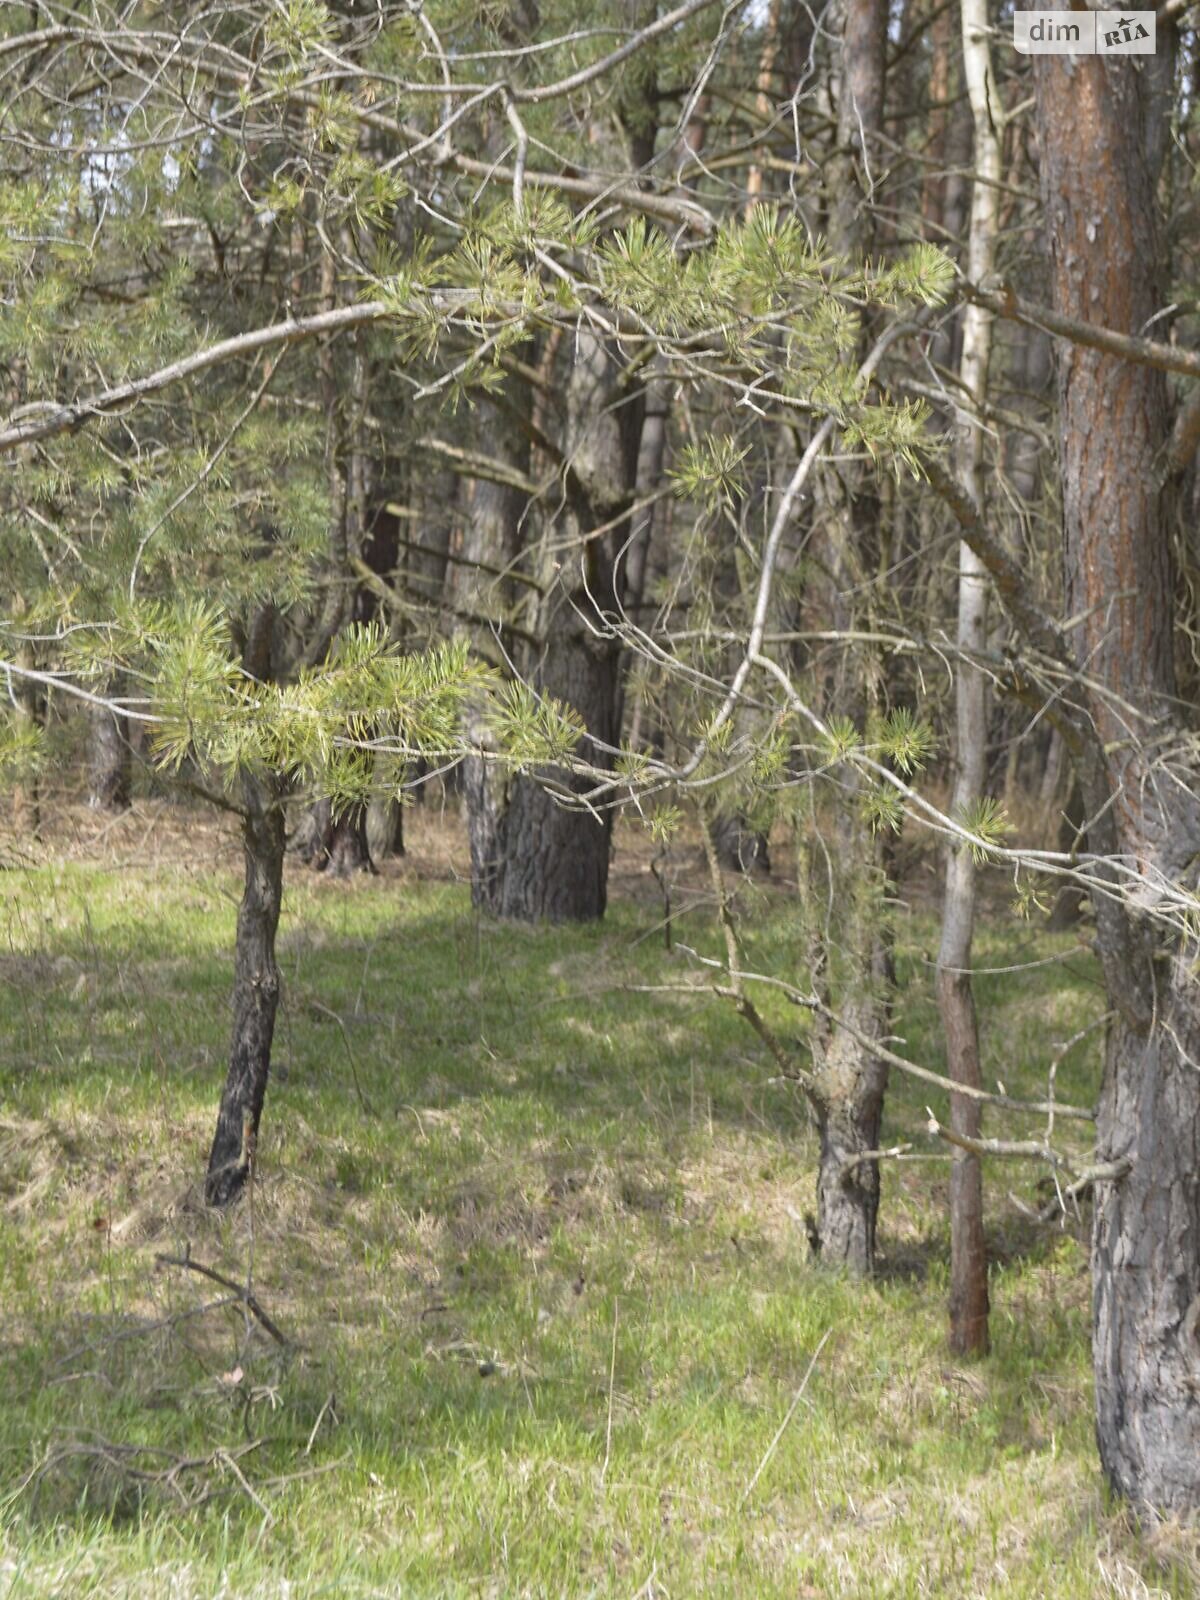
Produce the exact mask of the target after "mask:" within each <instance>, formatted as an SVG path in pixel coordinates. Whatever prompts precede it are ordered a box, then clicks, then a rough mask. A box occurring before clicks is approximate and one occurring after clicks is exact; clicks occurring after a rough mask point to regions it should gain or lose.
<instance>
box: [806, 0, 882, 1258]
mask: <svg viewBox="0 0 1200 1600" xmlns="http://www.w3.org/2000/svg"><path fill="white" fill-rule="evenodd" d="M836 15H837V18H838V21H839V24H840V26H839V32H840V36H841V40H840V51H839V55H838V60H839V63H840V68H839V78H838V82H837V85H836V88H837V117H838V123H837V129H838V131H837V150H836V153H835V156H834V159H833V160H832V161H831V162H830V166H829V240H830V244H831V246H832V247H833V249H834V250H836V251H837V252H838V253H839V254H843V255H846V256H849V257H855V256H858V255H860V254H862V253H865V252H867V251H868V250H869V248H870V244H871V240H872V237H873V225H872V221H871V213H870V211H869V209H868V202H869V198H870V192H871V185H872V182H873V176H872V175H873V174H874V173H875V172H876V170H877V160H876V158H877V154H878V149H877V146H875V145H873V142H872V141H873V140H874V139H875V138H876V136H877V135H878V133H879V131H880V127H881V122H882V115H883V97H884V62H885V47H886V22H887V7H886V4H885V0H841V3H840V4H839V6H838V8H837V12H836ZM816 499H817V502H818V514H817V521H816V525H815V527H814V530H813V535H812V540H811V546H810V549H811V552H812V554H813V555H814V557H815V566H816V569H817V571H818V572H819V574H820V576H819V577H816V578H814V580H813V581H812V583H811V584H810V586H809V592H808V593H807V594H806V607H807V608H808V611H809V614H810V615H811V616H812V617H813V618H814V625H815V626H817V627H819V628H821V629H823V630H834V631H837V632H838V633H846V634H849V633H851V632H853V631H854V628H855V622H856V618H855V613H854V604H855V602H854V599H853V598H852V597H853V596H855V595H856V594H861V593H863V592H864V591H865V590H866V589H867V588H868V587H869V578H868V574H870V573H872V572H874V571H875V570H876V569H877V563H876V562H875V561H874V559H873V555H872V551H873V547H874V546H875V545H876V544H877V542H878V538H879V507H878V501H877V499H876V497H875V495H874V494H873V492H872V489H871V485H870V483H869V481H868V480H867V478H866V476H865V474H864V473H863V472H862V471H861V469H857V468H856V467H855V465H854V464H853V463H846V464H844V465H843V466H842V467H841V468H840V469H839V470H836V471H834V470H830V471H826V472H824V473H822V474H821V476H820V478H819V479H818V481H817V485H816ZM818 619H819V620H818ZM870 665H871V664H870V662H869V660H868V659H867V658H866V657H865V655H864V653H863V652H861V651H860V650H859V649H858V648H857V647H855V646H853V645H851V644H849V643H844V644H839V645H838V646H836V647H835V649H834V651H833V652H831V656H830V659H829V660H828V661H827V662H826V663H825V664H824V665H819V666H818V686H817V691H816V692H817V696H818V704H819V705H820V707H821V709H822V712H823V714H824V715H825V716H826V717H827V718H830V717H850V718H851V719H853V720H854V721H855V722H856V723H857V724H859V725H861V723H862V721H863V719H864V717H865V714H866V712H867V710H868V706H869V697H870V694H871V691H870V690H869V689H868V688H866V687H865V685H867V684H868V683H878V682H879V681H880V680H881V679H882V672H878V673H877V672H872V671H870V670H868V668H869V666H870ZM860 788H861V784H860V780H859V779H858V777H857V775H856V774H855V773H854V771H853V770H852V769H849V768H847V769H845V770H844V771H843V772H842V773H839V774H838V775H837V788H836V789H835V790H834V791H833V794H832V797H831V802H830V815H829V816H828V818H825V817H823V816H814V819H813V826H814V827H815V828H816V829H817V830H818V831H825V832H827V833H828V835H829V847H828V848H812V847H805V846H802V849H801V869H800V882H801V890H802V893H803V894H804V895H805V897H806V900H807V908H806V922H807V924H808V928H809V942H810V967H811V970H812V974H813V979H814V983H815V985H816V986H817V988H818V992H821V993H823V995H824V997H825V1001H826V1004H827V1005H828V1006H829V1007H830V1009H831V1010H832V1011H833V1012H834V1013H835V1015H836V1016H837V1017H839V1018H841V1019H843V1020H844V1021H845V1022H846V1023H848V1024H849V1025H850V1027H851V1028H853V1030H854V1032H853V1033H852V1032H851V1031H850V1029H849V1028H844V1027H842V1026H840V1024H839V1022H837V1021H829V1022H828V1023H827V1024H826V1025H824V1026H823V1027H822V1028H819V1029H816V1030H814V1036H813V1040H812V1050H813V1073H814V1079H815V1085H816V1091H817V1092H816V1095H815V1097H814V1098H815V1100H816V1103H817V1107H818V1110H817V1120H818V1126H819V1129H820V1135H821V1145H820V1158H819V1164H818V1172H817V1219H816V1230H817V1231H816V1244H817V1248H818V1250H819V1253H820V1256H821V1259H822V1261H825V1262H828V1263H830V1264H833V1265H839V1266H843V1267H845V1268H847V1269H849V1270H850V1271H852V1272H855V1273H858V1274H861V1275H868V1274H870V1273H871V1272H872V1271H873V1270H874V1264H875V1233H876V1219H877V1214H878V1209H879V1168H878V1163H877V1162H876V1161H874V1160H872V1159H870V1158H869V1157H867V1156H866V1152H868V1151H872V1150H875V1149H877V1148H878V1144H879V1121H880V1115H881V1109H882V1104H883V1095H884V1091H885V1089H886V1086H887V1069H886V1067H885V1066H883V1065H882V1064H881V1062H880V1061H879V1059H878V1057H877V1056H876V1055H875V1053H874V1052H873V1051H872V1050H871V1048H870V1044H871V1042H872V1041H877V1040H882V1038H883V1037H884V1035H885V1034H886V1033H887V1029H888V1015H889V987H890V978H891V960H890V945H889V934H888V931H887V927H886V914H885V905H884V897H883V888H884V880H885V876H886V874H885V870H884V867H885V863H884V856H883V845H882V841H881V840H880V839H879V838H878V837H876V836H874V835H873V834H872V831H871V829H870V827H869V825H868V823H867V822H866V820H865V819H864V817H863V814H862V808H861V804H860V799H861V795H860ZM856 1035H857V1037H856Z"/></svg>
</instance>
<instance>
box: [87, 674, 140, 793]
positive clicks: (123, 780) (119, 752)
mask: <svg viewBox="0 0 1200 1600" xmlns="http://www.w3.org/2000/svg"><path fill="white" fill-rule="evenodd" d="M116 688H117V686H116V685H110V693H115V692H116ZM130 765H131V763H130V755H129V734H128V730H127V729H126V728H125V726H124V725H123V724H122V721H121V719H120V717H118V716H117V715H116V714H115V713H114V712H112V711H109V710H108V709H107V707H104V706H91V707H89V709H88V805H89V806H90V807H91V809H92V810H93V811H125V810H126V809H127V808H128V806H129V785H130Z"/></svg>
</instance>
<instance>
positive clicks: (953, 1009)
mask: <svg viewBox="0 0 1200 1600" xmlns="http://www.w3.org/2000/svg"><path fill="white" fill-rule="evenodd" d="M987 27H988V19H987V0H962V32H963V61H964V66H965V72H966V80H967V92H968V94H969V96H970V100H971V110H972V113H973V116H974V120H975V183H974V188H973V191H972V195H971V233H970V242H969V245H968V250H967V265H968V272H969V275H970V278H971V281H972V282H973V283H982V282H984V281H985V280H986V279H987V278H988V277H989V276H990V274H991V271H992V263H993V260H994V257H995V248H996V224H997V198H998V192H999V191H998V188H997V185H998V184H999V181H1000V140H999V136H998V135H997V132H996V124H995V120H994V119H995V114H996V111H997V104H996V93H997V91H996V86H995V82H994V80H993V78H992V63H991V56H990V53H989V51H988V43H987ZM991 348H992V316H991V313H990V312H988V311H985V310H984V309H983V308H982V307H980V306H973V305H969V306H967V308H966V310H965V311H964V312H963V335H962V359H961V362H960V365H959V376H960V378H961V380H962V388H963V391H964V393H966V394H967V395H969V396H970V399H971V403H972V415H971V416H970V417H969V419H968V420H967V421H966V423H965V424H964V425H963V426H962V428H961V430H960V435H959V440H958V463H957V465H958V476H959V481H960V483H961V484H962V487H963V490H964V491H965V493H966V494H967V495H968V496H969V497H970V500H971V503H972V504H973V505H974V507H975V509H976V510H977V511H979V512H981V513H982V511H983V476H984V465H985V457H984V424H983V413H984V409H985V407H986V405H987V393H988V364H989V362H990V359H991ZM987 632H988V579H987V574H986V572H985V570H984V567H983V563H982V562H981V561H980V559H979V557H978V556H977V555H976V554H975V552H974V551H973V550H972V549H971V548H970V546H969V545H967V544H966V543H965V542H964V543H962V544H960V545H959V547H958V646H959V649H960V651H962V652H964V654H963V655H962V656H960V658H959V661H958V664H957V666H956V668H955V697H956V739H955V779H954V795H953V798H952V801H951V808H952V810H953V812H954V813H955V814H956V815H958V816H963V815H967V814H969V812H970V810H971V808H972V807H973V806H976V805H977V804H978V803H979V801H980V800H982V799H983V795H984V785H985V782H986V778H987V735H988V695H987V681H986V679H985V678H984V675H983V673H982V672H981V671H980V669H979V668H978V667H976V666H974V665H973V664H972V663H971V662H970V660H968V659H967V657H968V656H971V655H975V656H981V655H982V654H983V652H984V651H985V650H986V648H987ZM975 875H976V868H975V858H974V855H973V854H972V852H971V850H970V848H969V847H967V846H966V845H963V844H955V845H951V846H950V848H949V850H948V851H947V855H946V888H945V898H944V901H943V907H942V939H941V947H940V949H939V951H938V967H937V995H938V1006H939V1008H940V1010H941V1014H942V1027H943V1029H944V1031H945V1035H946V1060H947V1065H948V1068H949V1075H950V1077H951V1078H953V1079H954V1081H955V1082H956V1083H962V1084H965V1085H967V1086H968V1087H969V1088H973V1089H978V1088H981V1087H982V1076H981V1072H980V1064H979V1025H978V1021H977V1018H976V1015H975V997H974V994H973V993H972V989H971V975H970V966H971V945H972V941H973V939H974V935H975ZM981 1110H982V1108H981V1106H980V1103H979V1101H978V1100H973V1099H970V1098H968V1097H967V1096H966V1095H959V1094H956V1095H951V1097H950V1125H951V1129H952V1131H954V1132H955V1133H959V1134H961V1135H963V1136H965V1137H967V1138H970V1139H978V1137H979V1134H980V1127H981ZM950 1347H951V1349H952V1350H954V1351H956V1352H957V1353H958V1354H960V1355H965V1354H972V1353H977V1352H982V1351H985V1350H986V1349H987V1347H988V1285H987V1245H986V1243H985V1242H984V1236H983V1173H982V1171H981V1167H980V1160H979V1157H978V1155H976V1154H974V1153H973V1152H971V1151H970V1150H966V1149H964V1148H963V1147H962V1146H961V1145H955V1147H954V1154H953V1165H952V1167H951V1169H950Z"/></svg>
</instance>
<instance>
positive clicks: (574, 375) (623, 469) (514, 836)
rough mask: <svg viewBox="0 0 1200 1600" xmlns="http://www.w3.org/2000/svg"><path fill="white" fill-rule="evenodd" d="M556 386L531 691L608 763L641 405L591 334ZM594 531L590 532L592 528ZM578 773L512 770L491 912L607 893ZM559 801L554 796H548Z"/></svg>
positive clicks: (571, 905)
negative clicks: (558, 398) (555, 461)
mask: <svg viewBox="0 0 1200 1600" xmlns="http://www.w3.org/2000/svg"><path fill="white" fill-rule="evenodd" d="M570 356H571V358H572V365H571V370H570V375H569V378H568V380H567V384H566V394H567V419H566V428H565V446H566V447H565V449H564V452H563V454H564V457H565V461H566V466H565V471H564V482H563V498H562V503H561V506H560V514H559V516H558V517H557V519H555V521H554V523H553V524H552V526H551V527H550V528H549V530H548V534H549V538H550V540H551V541H552V542H553V543H554V544H558V542H559V541H562V544H563V546H564V548H562V550H561V551H560V552H558V553H555V554H554V556H553V559H552V563H551V562H548V563H547V564H546V568H545V570H544V572H543V578H544V582H545V586H546V587H545V593H544V596H543V601H542V607H541V615H540V617H539V622H538V633H539V636H540V638H541V641H542V643H541V647H540V655H539V658H538V660H537V661H536V663H535V664H534V666H533V670H532V673H531V677H532V679H533V683H534V686H535V687H536V688H537V690H538V691H539V693H542V694H545V695H549V696H552V697H553V698H555V699H557V700H560V701H562V702H563V703H564V704H565V705H567V706H570V707H571V708H573V709H574V710H575V711H576V712H578V714H579V716H580V717H581V718H582V720H583V723H584V726H585V728H586V730H587V732H586V734H585V735H584V737H583V739H582V740H581V741H580V744H579V747H578V749H577V751H576V754H577V755H578V756H579V757H580V758H581V759H582V760H584V761H587V762H589V763H591V764H592V765H593V766H597V767H601V768H607V767H608V766H610V765H611V761H612V756H611V753H610V749H609V748H608V747H611V746H613V745H615V744H616V742H617V738H618V734H619V728H618V724H617V717H618V709H619V692H620V650H619V646H618V643H617V641H616V639H615V638H613V637H611V635H610V631H609V630H610V625H611V623H612V621H613V619H614V618H616V617H618V616H619V615H620V612H621V603H622V598H623V597H622V593H621V577H620V572H621V568H620V566H619V564H618V563H617V562H616V560H615V556H616V552H617V551H618V550H619V549H620V548H621V547H622V545H623V544H624V542H625V540H626V538H627V537H628V525H627V514H628V511H629V507H630V504H631V501H632V487H633V484H634V482H635V474H636V471H637V448H638V437H639V431H640V425H641V407H640V405H635V404H633V403H632V401H631V397H630V396H629V395H628V394H627V393H625V392H624V390H623V388H622V385H621V382H620V378H621V369H620V367H619V366H618V364H617V362H616V360H615V359H614V357H613V354H612V352H611V351H610V350H609V349H608V348H607V347H606V345H605V343H604V341H603V340H601V339H600V338H599V337H598V336H597V335H595V334H593V333H584V332H580V333H579V334H578V335H577V336H576V338H575V339H574V340H573V341H572V345H571V350H570ZM600 528H604V529H605V530H606V531H605V532H604V533H600V534H598V533H597V532H596V530H597V529H600ZM591 787H592V782H591V780H590V779H588V778H586V777H581V776H573V775H572V774H570V773H569V772H567V771H566V770H565V769H551V770H550V771H548V772H542V773H538V774H534V773H521V774H518V775H517V776H516V777H515V778H514V779H513V781H512V784H511V787H510V797H509V809H508V815H507V819H506V823H505V839H504V860H505V866H504V882H503V886H502V889H501V896H500V910H501V914H502V915H503V916H506V917H515V918H518V919H519V920H521V921H536V920H541V919H545V920H547V921H551V922H587V921H591V920H594V919H596V918H598V917H601V916H603V915H604V909H605V905H606V903H607V897H608V857H609V841H610V837H611V831H612V828H611V817H610V816H609V814H607V813H606V814H604V815H603V816H599V817H598V816H596V815H595V814H594V813H592V812H590V811H588V810H586V809H583V808H580V807H579V806H573V805H571V804H570V802H569V796H570V795H572V794H575V795H580V794H584V793H586V792H587V790H588V789H589V788H591ZM562 795H565V796H567V797H568V803H567V804H564V803H563V802H562V799H560V798H558V796H562Z"/></svg>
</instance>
